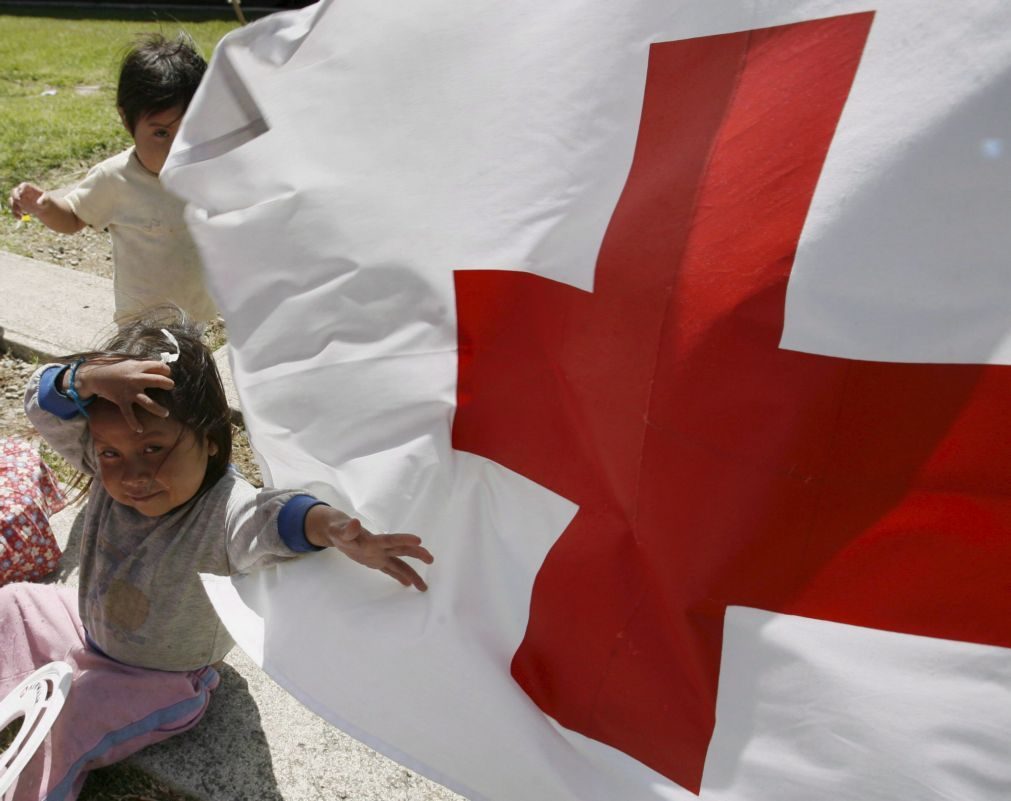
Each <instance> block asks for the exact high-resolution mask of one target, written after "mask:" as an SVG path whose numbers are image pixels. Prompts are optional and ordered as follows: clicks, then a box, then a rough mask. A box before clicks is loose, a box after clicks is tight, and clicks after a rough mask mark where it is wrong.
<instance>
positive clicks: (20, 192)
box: [10, 183, 46, 217]
mask: <svg viewBox="0 0 1011 801" xmlns="http://www.w3.org/2000/svg"><path fill="white" fill-rule="evenodd" d="M45 194H46V193H45V192H44V191H43V190H41V189H39V187H37V186H35V184H29V183H20V184H18V185H17V186H15V187H14V188H13V189H12V190H11V196H10V203H11V211H12V212H13V213H14V216H15V217H22V216H24V215H25V214H33V215H35V216H36V217H37V216H38V215H39V211H40V210H41V209H42V205H43V202H44V199H45V198H44V196H45Z"/></svg>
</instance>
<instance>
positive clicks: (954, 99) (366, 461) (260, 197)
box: [163, 0, 1011, 801]
mask: <svg viewBox="0 0 1011 801" xmlns="http://www.w3.org/2000/svg"><path fill="white" fill-rule="evenodd" d="M868 8H869V6H868V4H866V3H861V2H855V1H853V0H806V1H804V0H788V1H785V2H784V1H783V0H777V2H772V1H771V0H768V1H767V2H761V1H759V0H755V1H754V2H740V0H721V1H718V2H710V1H708V0H707V1H706V2H702V1H701V0H700V1H699V2H688V3H680V4H671V3H666V2H660V1H659V0H636V1H635V2H626V3H611V2H589V1H587V2H572V3H564V4H554V5H551V4H548V5H545V4H543V3H535V2H533V1H532V0H517V2H513V3H507V4H464V3H452V2H448V0H418V2H415V3H412V4H410V5H409V6H404V5H403V4H377V3H375V2H365V0H342V2H340V3H337V2H332V3H331V2H324V3H322V4H321V5H319V6H315V7H311V8H309V9H305V10H304V11H302V12H297V13H288V14H278V15H274V16H273V17H271V18H269V19H268V20H264V21H263V22H262V23H257V24H254V25H251V26H249V27H247V28H245V29H243V30H241V31H238V32H236V33H235V34H233V35H231V36H230V37H229V38H228V39H226V40H225V42H224V43H223V44H222V45H221V46H220V47H219V48H218V51H217V52H216V53H215V56H214V59H213V62H212V66H211V70H210V73H209V75H208V78H207V80H206V81H205V83H204V85H203V86H202V87H201V90H200V93H199V94H198V97H197V99H196V101H195V104H194V106H193V107H192V109H191V111H190V113H189V114H188V116H187V119H186V122H185V124H184V126H183V129H182V131H181V132H180V135H179V137H178V138H177V140H176V146H175V149H174V150H173V154H172V156H171V157H170V160H169V163H168V164H167V165H166V169H165V171H164V173H163V176H164V180H165V181H166V182H167V184H168V185H169V186H170V187H171V188H172V189H173V190H174V191H176V192H178V193H179V194H180V195H182V196H184V197H186V198H187V199H188V200H190V201H191V202H192V204H193V205H192V206H191V209H190V212H189V213H190V218H189V219H190V221H191V224H192V227H193V231H194V236H195V238H196V239H197V242H198V244H199V246H200V248H201V250H202V252H203V254H204V256H205V259H206V262H207V264H208V265H209V273H210V278H209V281H210V284H211V289H212V292H213V294H214V295H215V297H216V299H217V301H218V303H219V307H220V308H221V309H222V312H223V314H224V316H225V319H226V321H227V324H228V329H229V334H230V337H231V344H232V354H233V371H234V375H235V378H236V383H237V387H238V391H239V394H240V398H241V400H242V403H243V405H244V409H245V413H246V420H247V423H248V425H249V430H250V433H251V438H252V440H253V442H254V443H255V445H256V447H257V449H258V451H259V452H260V454H261V456H262V461H263V464H264V467H265V476H266V477H267V479H268V480H272V481H273V482H275V483H276V484H279V485H286V484H299V483H304V482H305V481H306V480H307V479H308V480H309V481H310V482H311V483H310V487H309V489H310V490H312V491H314V492H315V493H316V494H317V495H319V496H321V497H325V498H327V499H328V500H331V501H333V502H335V503H338V504H343V505H349V506H351V507H353V508H355V509H357V510H360V511H361V512H362V513H363V514H364V515H365V516H366V518H367V520H368V521H369V522H372V523H373V524H374V525H375V526H377V527H379V528H382V529H386V530H391V531H394V530H402V531H413V532H416V533H418V534H420V535H421V536H422V537H423V538H424V540H425V542H426V544H427V545H428V546H429V547H430V548H431V550H432V551H433V553H435V554H436V559H437V561H436V563H435V564H434V565H433V566H432V567H431V568H429V569H427V570H426V571H425V574H426V577H427V579H428V581H429V583H430V585H431V590H430V592H429V593H428V594H427V595H426V596H423V597H418V596H416V595H414V594H411V593H407V592H402V591H401V590H400V589H399V588H398V587H396V586H394V585H391V584H390V583H389V582H388V580H384V578H383V577H379V576H372V575H368V574H366V573H364V572H362V571H361V570H360V569H358V568H356V567H355V566H351V565H348V564H346V563H345V562H343V561H342V560H341V559H340V558H339V557H337V556H336V555H332V554H327V555H324V556H322V557H320V558H316V559H312V560H305V561H303V562H299V563H297V564H293V565H282V566H280V567H278V568H276V569H272V570H271V571H269V572H263V573H260V574H258V575H256V576H251V577H248V578H245V579H242V580H239V581H237V582H236V583H235V584H234V585H232V584H229V583H222V582H220V581H213V580H212V581H209V583H208V584H207V587H208V591H209V592H210V594H211V596H212V598H213V599H214V602H215V604H216V606H217V608H218V609H219V611H220V612H221V614H222V616H223V617H224V619H225V620H226V621H227V622H228V625H229V627H230V629H231V630H232V631H233V634H234V635H235V637H236V639H237V640H238V641H239V642H240V643H241V644H242V645H243V647H245V648H246V649H247V650H248V651H249V652H250V653H251V654H254V655H255V656H256V657H257V658H258V659H260V660H261V661H262V664H263V665H264V666H265V668H266V669H267V670H269V671H270V672H271V673H272V674H273V675H274V676H275V677H276V678H277V679H278V680H279V681H280V682H281V683H282V684H283V685H284V686H285V687H287V688H288V689H289V690H291V691H292V692H293V693H294V694H295V695H296V696H298V697H299V698H300V699H302V700H303V701H305V702H306V703H307V704H308V705H310V706H311V707H312V708H313V709H315V710H317V711H319V712H320V714H322V715H324V716H325V717H327V718H328V719H329V720H331V721H333V722H335V723H337V724H338V725H341V726H342V727H343V728H345V729H346V730H348V731H350V732H352V733H354V734H356V735H357V736H360V737H361V738H362V739H364V740H366V741H367V742H369V743H370V744H372V745H374V746H376V747H377V748H379V749H381V750H383V751H385V752H386V753H389V754H391V755H393V756H395V757H396V758H398V759H401V760H402V761H403V762H405V763H406V764H409V765H411V766H413V767H415V768H417V769H419V770H421V771H422V772H424V773H426V774H428V775H429V776H432V777H433V778H435V779H437V780H440V781H443V782H444V783H446V784H447V785H449V786H451V787H453V788H455V789H457V790H459V791H460V792H462V793H464V794H466V795H467V796H468V797H470V798H472V799H482V798H486V799H503V800H505V799H510V800H511V799H519V798H523V799H531V800H532V801H540V800H541V799H543V800H544V801H548V800H549V799H550V801H566V800H567V799H572V800H573V801H575V799H579V801H614V799H622V800H623V801H625V800H626V799H627V800H628V801H637V800H638V799H682V798H684V799H687V798H690V797H692V796H691V794H690V793H688V792H687V791H685V790H683V789H682V788H680V787H678V786H677V785H674V784H672V783H671V782H669V781H668V780H667V779H665V778H664V777H662V776H659V775H658V774H656V773H654V772H652V771H651V770H649V769H648V768H646V767H644V766H643V765H642V764H640V763H638V762H636V761H635V760H633V759H630V758H629V757H627V756H625V755H624V754H622V753H620V752H618V751H616V750H614V749H612V748H610V747H608V746H605V745H602V744H600V743H598V742H595V741H592V740H589V739H587V738H585V737H582V736H581V735H578V734H574V733H572V732H570V731H567V730H565V729H562V728H561V727H559V726H557V725H556V724H555V723H553V721H551V720H550V719H548V718H546V717H545V716H544V715H543V714H541V713H540V712H539V710H538V709H537V708H536V707H535V706H534V705H533V704H532V703H531V702H530V700H529V699H528V698H527V697H526V696H525V695H524V694H523V692H522V691H521V690H520V689H519V687H518V686H517V685H516V684H515V683H514V682H513V681H512V679H511V678H510V676H509V662H510V659H511V656H512V654H513V652H514V651H515V649H516V646H517V645H518V643H519V641H520V639H521V637H522V635H523V631H524V628H525V624H526V618H527V613H528V605H529V598H530V590H531V586H532V582H533V579H534V576H535V575H536V573H537V570H538V568H539V567H540V564H541V562H542V560H543V558H544V556H545V554H546V553H547V551H548V549H550V547H551V546H552V544H553V543H554V542H555V540H556V538H557V537H558V535H559V534H560V533H561V531H562V530H563V529H564V528H565V526H566V525H567V523H568V522H569V520H571V518H572V516H573V514H574V513H575V511H576V510H575V508H574V507H573V505H572V504H571V503H570V502H569V501H567V500H565V499H563V498H560V497H557V496H555V495H553V494H552V493H550V492H549V491H547V490H545V489H544V488H542V487H539V486H537V485H535V484H533V483H532V482H530V481H529V480H527V479H525V478H523V477H521V476H518V475H516V474H514V473H512V472H510V471H509V470H506V469H505V468H503V467H501V466H499V465H496V464H493V463H491V462H488V461H487V460H484V459H482V458H480V457H477V456H473V455H470V454H465V453H458V452H455V451H454V450H453V449H452V447H451V443H450V438H449V437H450V426H451V421H452V416H453V410H454V403H455V381H456V365H457V360H456V320H455V318H454V308H455V306H454V298H453V286H452V271H453V270H454V269H464V268H467V269H507V270H526V271H529V272H534V273H537V274H540V275H543V276H546V277H549V278H552V279H555V280H559V281H563V282H565V283H568V284H571V285H573V286H577V287H581V288H583V289H591V288H592V284H593V265H594V263H595V259H596V253H597V249H598V248H599V245H600V242H601V239H602V237H603V234H604V229H605V227H606V225H607V223H608V220H609V219H610V215H611V213H612V211H613V209H614V205H615V202H616V200H617V197H618V194H619V192H620V191H621V188H622V185H623V183H624V180H625V177H626V175H627V173H628V169H629V165H630V163H631V157H632V149H633V146H634V144H635V139H636V132H637V131H636V129H637V124H638V116H639V112H640V108H641V102H642V86H643V81H644V77H645V70H646V50H647V46H648V44H649V43H650V42H655V41H667V40H675V39H683V38H689V37H695V36H701V35H708V34H715V33H725V32H729V31H736V30H746V29H751V28H759V27H765V26H771V25H777V24H783V23H788V22H796V21H800V20H806V19H813V18H818V17H826V16H831V15H835V14H843V13H853V12H858V11H865V10H868ZM1009 25H1011V6H1009V5H1007V4H1006V3H1004V2H1001V1H1000V0H976V1H975V2H964V1H959V2H955V0H945V2H937V3H930V4H923V3H921V2H917V1H916V0H883V1H882V2H881V3H880V4H879V7H878V8H877V9H876V18H875V22H874V25H873V27H872V30H871V37H870V40H869V42H868V44H867V48H866V51H865V53H864V57H863V61H862V64H861V68H860V71H859V72H858V75H857V79H856V84H855V86H854V89H853V91H852V93H851V95H850V99H849V101H848V103H847V105H846V108H845V110H844V112H843V117H842V120H841V122H840V126H839V132H838V133H837V136H836V139H835V140H834V141H833V145H832V148H831V150H830V152H829V156H828V162H827V164H826V167H825V170H824V173H823V175H822V178H821V180H820V182H819V185H818V189H817V192H816V195H815V198H814V202H813V205H812V208H811V211H810V214H809V216H808V223H807V226H806V228H805V230H804V233H803V235H802V238H801V242H800V250H799V252H798V255H797V260H796V263H795V265H794V268H793V278H792V279H791V283H790V290H789V295H788V308H787V319H786V327H785V332H784V346H787V347H790V348H792V349H798V350H807V351H811V352H817V353H825V354H831V355H838V356H847V357H857V358H874V359H878V360H882V361H918V360H924V361H942V362H949V361H950V362H968V363H994V364H1008V363H1011V338H1009V335H1011V324H1009V319H1008V315H1007V313H1006V308H1007V303H1006V298H1007V290H1008V287H1009V285H1011V283H1009V282H1011V271H1009V267H1008V264H1009V262H1008V259H1007V253H1008V251H1009V248H1008V247H1007V246H1008V245H1009V244H1011V242H1009V239H1008V236H1009V235H1008V228H1007V225H1006V216H1007V194H1006V186H1007V185H1008V182H1007V180H1006V176H1007V170H1008V161H1007V153H1006V148H1005V143H1004V137H1006V136H1007V131H1008V130H1009V129H1008V126H1007V125H1006V117H1002V116H1001V115H1006V114H1007V113H1008V112H1007V109H1008V106H1007V103H1006V102H1005V101H1006V99H1007V80H1006V75H1007V74H1008V70H1009V68H1011V40H1009V39H1008V37H1007V35H1006V31H1007V30H1008V29H1009ZM268 164H269V165H271V166H270V168H269V169H263V168H262V165H268ZM963 174H965V175H966V176H967V177H966V179H965V181H964V184H965V186H964V187H963V185H962V182H961V180H960V181H958V182H953V181H951V180H950V176H952V175H960V176H961V175H963ZM946 176H947V178H946ZM963 212H968V213H963ZM956 240H957V241H961V242H964V241H971V242H972V248H970V254H971V264H969V265H966V264H961V263H960V264H958V265H953V264H952V258H953V256H952V250H951V248H950V247H949V246H948V243H949V242H954V241H956ZM844 268H845V269H844ZM956 290H957V291H956ZM1002 299H1003V300H1002ZM940 300H943V301H944V303H943V304H941V303H940V302H939V301H940ZM955 321H957V322H958V325H957V327H956V326H955V325H954V322H955ZM883 334H887V336H884V335H883ZM335 488H339V489H335ZM289 609H298V610H300V614H301V620H302V625H301V626H298V627H295V626H291V625H290V618H289V616H288V614H287V612H286V610H289ZM278 620H285V621H286V622H285V625H283V626H282V625H277V624H276V623H275V622H274V621H278ZM321 665H325V666H327V667H326V668H325V669H321V668H320V666H321ZM925 665H928V666H929V670H924V666H925ZM338 675H339V680H336V681H335V680H334V678H335V676H338ZM912 677H916V678H912ZM1009 678H1011V654H1009V652H1008V651H1007V650H1004V649H998V648H986V647H983V646H976V645H969V644H963V643H950V642H945V641H937V640H930V639H925V638H916V637H909V636H903V635H897V634H886V633H881V632H870V631H864V630H854V629H852V628H850V627H846V626H841V625H838V624H832V623H825V622H816V621H805V620H802V619H797V618H789V617H787V616H782V615H774V614H770V613H758V612H754V611H749V610H734V609H732V610H730V611H729V612H728V617H727V627H726V630H725V638H724V652H723V672H722V674H721V684H720V693H719V702H718V709H717V715H718V719H717V727H716V732H715V735H714V738H713V742H712V744H711V746H710V750H709V754H708V761H707V764H706V771H705V774H704V777H703V786H702V793H701V797H702V798H703V799H717V798H718V799H721V801H723V800H728V801H729V800H730V799H733V800H734V801H745V799H747V801H755V800H756V799H759V800H764V799H768V800H769V801H773V800H775V801H780V799H783V798H797V799H826V801H827V800H828V799H832V800H833V801H838V800H839V799H854V800H856V799H860V801H866V799H879V798H880V799H886V798H889V799H895V798H902V799H938V801H940V799H949V798H966V799H969V798H972V799H996V798H1002V797H1009V796H1011V769H1009V764H1011V760H1008V759H1007V756H1008V751H1007V743H1008V742H1009V739H1011V695H1009V691H1008V687H1009ZM921 744H923V745H921Z"/></svg>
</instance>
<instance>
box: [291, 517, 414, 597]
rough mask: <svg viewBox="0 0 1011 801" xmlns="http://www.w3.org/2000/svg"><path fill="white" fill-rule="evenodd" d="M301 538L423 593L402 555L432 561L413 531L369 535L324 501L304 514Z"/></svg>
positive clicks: (356, 522)
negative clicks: (331, 549) (330, 549)
mask: <svg viewBox="0 0 1011 801" xmlns="http://www.w3.org/2000/svg"><path fill="white" fill-rule="evenodd" d="M305 538H306V540H308V541H309V543H310V544H312V545H315V546H316V547H317V548H336V549H337V550H339V551H340V552H341V553H343V554H344V555H345V556H348V557H350V558H352V559H354V560H355V561H356V562H358V563H359V564H362V565H365V566H366V567H371V568H373V569H375V570H380V571H382V572H383V573H385V574H386V575H387V576H390V577H391V578H394V579H396V580H397V581H399V582H400V583H401V584H403V585H404V586H405V587H410V586H414V587H416V588H418V589H419V590H421V591H422V592H424V591H425V590H427V589H428V586H427V585H426V584H425V581H424V579H422V578H421V576H420V575H418V571H416V570H415V569H414V568H413V567H411V566H410V565H409V564H408V563H407V562H405V561H404V559H403V557H410V558H412V559H420V560H421V561H422V562H424V563H425V564H428V565H430V564H432V561H433V557H432V554H430V553H429V552H428V549H427V548H425V547H424V546H423V545H422V544H421V538H420V537H416V536H415V535H414V534H373V533H372V532H371V531H369V530H368V529H367V528H365V527H364V526H362V524H361V522H360V521H358V520H357V519H355V518H353V517H348V516H347V515H346V514H344V513H343V512H341V511H339V510H338V509H334V508H333V507H331V506H327V505H325V504H318V505H316V506H313V507H312V508H311V509H309V511H308V512H306V515H305Z"/></svg>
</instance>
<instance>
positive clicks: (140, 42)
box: [116, 33, 207, 133]
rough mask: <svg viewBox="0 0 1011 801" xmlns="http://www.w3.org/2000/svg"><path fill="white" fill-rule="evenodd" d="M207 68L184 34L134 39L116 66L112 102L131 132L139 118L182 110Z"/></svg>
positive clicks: (145, 36) (147, 36) (152, 35)
mask: <svg viewBox="0 0 1011 801" xmlns="http://www.w3.org/2000/svg"><path fill="white" fill-rule="evenodd" d="M206 70H207V62H206V61H204V58H203V56H201V55H200V54H199V53H198V52H197V49H196V45H195V44H194V42H193V40H192V39H191V38H190V37H189V36H187V35H186V34H184V33H180V34H179V35H178V36H177V37H176V38H175V39H171V40H170V39H166V38H165V37H164V36H162V35H161V34H160V33H152V34H146V35H144V36H142V37H140V38H138V39H137V40H136V41H135V42H134V44H133V46H132V47H131V48H130V49H129V50H128V51H127V53H126V55H125V56H124V57H123V61H122V63H121V64H120V67H119V88H118V89H117V90H116V105H117V106H119V108H120V109H122V111H123V117H124V119H125V121H126V127H127V128H129V129H130V133H133V132H134V130H136V128H137V123H138V122H140V119H141V117H143V116H145V115H147V114H156V113H158V112H159V111H167V110H168V109H170V108H175V107H176V106H182V108H183V111H185V110H186V109H187V108H188V107H189V105H190V101H191V100H192V99H193V95H194V94H195V93H196V91H197V87H198V86H199V85H200V80H201V79H202V78H203V77H204V72H205V71H206Z"/></svg>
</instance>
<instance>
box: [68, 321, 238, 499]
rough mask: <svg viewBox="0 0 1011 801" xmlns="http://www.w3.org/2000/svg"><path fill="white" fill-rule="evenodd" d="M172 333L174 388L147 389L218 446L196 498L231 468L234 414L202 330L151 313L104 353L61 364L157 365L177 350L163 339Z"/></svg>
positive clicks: (125, 326)
mask: <svg viewBox="0 0 1011 801" xmlns="http://www.w3.org/2000/svg"><path fill="white" fill-rule="evenodd" d="M163 329H164V331H168V332H170V333H171V334H172V336H174V337H175V338H176V341H177V342H178V343H179V358H178V359H176V361H174V362H170V363H169V368H170V369H171V370H172V380H173V381H174V382H175V386H174V387H173V388H172V389H171V390H167V389H148V390H147V394H148V395H150V396H151V398H152V399H153V400H154V401H155V402H156V403H158V404H160V405H161V406H164V407H165V408H166V409H168V411H169V416H170V417H171V418H172V419H173V420H176V421H177V422H179V423H181V424H182V425H183V426H185V427H186V428H188V429H190V430H191V431H193V433H194V434H195V435H196V436H197V437H198V438H199V437H202V436H204V435H206V436H207V438H208V439H209V440H210V441H211V442H213V443H214V444H215V445H216V446H217V453H215V454H213V455H211V456H210V457H209V458H208V460H207V473H206V474H205V475H204V481H203V483H202V484H201V485H200V489H199V490H198V491H197V494H198V495H200V494H202V493H203V492H204V491H205V490H207V489H208V488H210V487H212V486H213V485H214V484H215V482H217V481H218V479H220V478H221V477H222V476H223V475H224V474H225V471H226V470H227V469H228V464H229V462H230V461H231V459H232V421H231V410H230V409H229V408H228V399H227V398H226V396H225V388H224V385H223V384H222V383H221V374H220V373H218V366H217V365H216V364H215V363H214V356H213V354H212V353H211V351H210V350H209V349H208V347H207V346H206V345H205V344H204V343H203V341H202V340H201V339H200V333H201V331H200V328H199V327H198V326H196V325H194V324H192V323H190V322H189V321H188V320H187V319H186V318H185V316H184V315H183V314H182V313H181V312H180V311H179V310H178V309H174V308H168V307H166V308H158V309H155V310H149V311H148V312H147V313H146V314H145V316H144V317H142V318H135V319H133V320H132V321H126V322H123V323H121V324H120V329H119V331H118V333H116V334H115V335H114V336H113V337H112V338H111V339H109V340H108V341H107V342H106V343H105V346H104V348H103V349H102V350H97V351H92V352H90V353H77V354H74V355H73V356H67V357H65V358H63V359H60V361H61V362H64V363H66V364H71V363H73V362H75V361H77V360H78V359H82V358H83V359H86V360H88V361H91V360H95V361H103V362H106V363H111V362H118V361H125V360H127V359H139V360H141V361H149V360H154V361H159V360H160V359H161V354H162V353H174V352H175V345H173V344H172V342H171V341H170V340H169V338H168V337H166V336H165V334H164V332H163Z"/></svg>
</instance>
